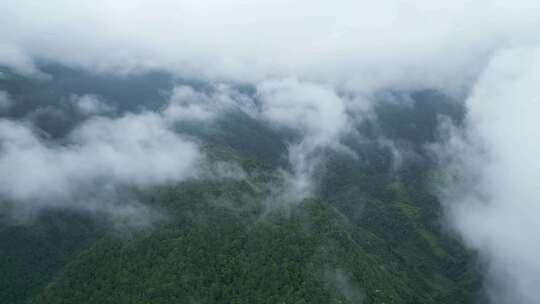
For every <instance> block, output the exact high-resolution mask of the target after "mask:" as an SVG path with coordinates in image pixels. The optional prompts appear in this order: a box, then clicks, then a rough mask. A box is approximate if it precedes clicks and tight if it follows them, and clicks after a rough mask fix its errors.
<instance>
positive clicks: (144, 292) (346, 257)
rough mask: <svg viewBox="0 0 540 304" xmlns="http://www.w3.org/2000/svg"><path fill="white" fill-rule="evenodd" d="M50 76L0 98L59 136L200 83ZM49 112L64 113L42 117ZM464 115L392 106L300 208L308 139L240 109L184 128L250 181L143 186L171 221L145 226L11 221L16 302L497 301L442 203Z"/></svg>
mask: <svg viewBox="0 0 540 304" xmlns="http://www.w3.org/2000/svg"><path fill="white" fill-rule="evenodd" d="M44 71H46V72H48V73H50V74H51V75H52V78H51V79H33V78H28V77H23V76H18V75H15V74H9V72H4V73H5V75H7V76H4V77H3V78H1V79H0V90H3V91H5V92H7V93H8V94H9V95H10V96H12V98H13V99H15V100H16V101H20V103H19V104H18V105H17V106H16V107H15V108H14V109H12V110H10V111H11V112H8V113H4V116H5V117H8V118H13V117H17V118H19V119H22V118H24V119H28V120H32V121H34V123H35V124H36V126H37V127H38V128H40V129H41V130H42V131H43V132H44V133H45V134H46V135H44V136H45V137H47V138H52V140H58V141H61V140H62V138H63V136H65V134H66V133H67V132H68V131H67V130H70V128H72V126H73V125H74V124H76V123H78V121H80V120H81V119H83V118H81V117H77V116H76V115H75V114H73V115H67V116H62V117H67V118H66V119H65V120H58V119H56V118H55V117H56V116H54V114H51V113H55V112H54V111H53V110H54V109H58V108H61V109H64V110H65V111H72V110H73V109H71V108H69V109H67V110H66V109H65V108H66V107H68V106H66V104H67V103H66V100H69V98H70V96H71V95H72V94H79V95H83V94H96V95H99V96H102V97H103V98H104V99H106V100H111V101H114V103H115V108H116V112H115V113H114V114H108V115H121V113H124V112H137V111H144V110H146V109H160V108H161V107H162V106H163V105H164V103H165V102H166V96H164V95H163V94H159V92H160V91H163V90H167V89H170V88H171V87H172V86H173V84H176V83H178V82H181V83H190V82H186V81H184V80H178V79H174V78H172V77H170V76H167V75H161V74H148V75H144V76H137V77H132V78H130V77H126V78H115V77H112V76H103V75H101V76H100V75H91V74H87V73H83V72H81V71H77V70H68V69H65V68H60V67H49V68H48V69H44ZM191 84H192V85H196V86H199V87H201V88H203V89H204V87H205V86H204V84H196V83H191ZM246 90H247V91H249V88H248V89H246ZM44 104H46V105H47V106H48V107H49V109H53V108H54V109H53V110H50V111H45V112H44V111H41V112H39V113H37V114H36V109H38V108H40V107H42V106H43V105H44ZM463 115H464V112H463V108H462V106H461V105H460V104H459V102H456V101H454V100H451V99H450V98H449V97H446V96H444V95H442V94H440V93H438V92H434V91H421V92H413V93H406V92H397V93H396V92H391V93H386V94H383V95H381V96H380V101H379V102H377V104H376V107H375V108H374V109H373V113H372V115H371V117H370V118H369V119H365V120H361V121H359V122H358V123H356V124H354V125H353V128H354V129H355V132H354V136H353V135H350V136H346V137H345V138H343V140H342V141H343V144H344V145H345V146H346V147H347V151H342V150H339V149H338V150H336V149H330V148H328V149H323V151H320V155H321V156H320V158H321V161H320V164H319V165H318V166H317V169H316V170H315V172H314V175H313V183H314V184H315V185H316V187H315V190H314V191H313V192H312V193H310V195H308V196H306V197H302V198H300V199H298V200H295V199H293V198H290V197H288V196H287V195H285V194H286V193H287V191H286V188H287V182H288V181H287V179H288V177H287V176H289V174H287V172H289V171H290V170H291V168H290V166H291V165H290V164H289V163H288V161H287V153H288V152H287V151H288V150H287V149H288V147H289V146H290V144H291V142H294V141H295V140H296V137H297V134H295V133H294V132H293V131H291V130H287V129H284V128H276V127H275V126H272V125H271V124H269V123H268V122H265V121H264V120H259V119H255V118H254V117H252V116H251V115H249V113H245V112H244V111H241V110H240V109H236V108H233V109H230V110H227V111H222V112H221V113H219V115H218V116H217V117H216V118H215V119H214V120H213V121H212V122H211V123H207V122H197V121H195V122H189V121H188V122H181V123H179V124H177V125H176V132H178V133H181V134H184V135H185V136H189V137H190V138H194V139H195V140H196V141H197V142H198V143H200V145H201V147H202V148H201V149H202V151H203V152H204V154H205V155H206V156H207V161H208V164H207V165H208V166H209V167H214V166H219V165H220V164H224V163H233V164H235V165H237V166H238V167H239V169H241V171H242V172H243V173H244V174H243V175H242V176H226V177H222V178H211V177H208V176H203V177H200V178H194V179H187V180H184V181H180V182H175V183H169V184H165V185H158V186H153V187H150V188H148V189H144V190H134V194H133V195H135V196H136V197H137V199H138V200H139V201H141V202H142V203H144V205H145V206H148V207H149V208H150V210H154V211H156V212H157V213H158V214H159V216H158V219H157V220H155V221H154V222H152V224H151V225H148V226H144V227H132V225H130V224H129V223H128V224H125V223H122V222H121V221H120V220H118V219H114V220H108V219H104V218H102V217H100V216H96V214H93V213H89V212H84V211H80V210H66V209H65V208H61V207H58V208H49V209H47V210H44V211H41V212H40V213H39V215H38V216H37V217H36V218H34V219H32V220H31V221H30V222H29V223H28V222H24V223H18V222H16V221H15V222H14V221H13V219H11V218H9V217H8V216H7V215H6V216H3V217H2V218H1V221H0V244H1V245H0V256H1V259H0V270H1V271H2V274H3V275H2V278H1V279H0V298H2V299H3V301H4V302H5V303H13V304H19V303H20V304H22V303H99V304H106V303H115V304H116V303H250V304H254V303H272V304H274V303H411V304H412V303H437V304H439V303H478V302H481V301H483V300H484V299H483V295H482V294H481V291H480V287H481V284H482V280H481V277H480V275H479V274H478V272H477V269H476V267H477V266H476V262H475V256H474V254H473V253H471V252H469V251H467V250H466V249H465V248H464V247H462V245H460V243H459V242H458V241H457V240H456V239H455V238H454V237H453V235H452V234H451V233H449V232H448V231H446V230H445V229H444V226H443V225H442V211H441V206H440V203H439V201H438V199H437V197H436V196H435V195H434V193H433V189H434V187H435V186H436V183H437V182H438V178H437V174H438V168H437V164H436V162H435V161H434V160H433V159H432V157H431V156H430V153H429V149H428V148H427V147H428V145H429V144H430V143H434V142H435V141H436V140H437V134H438V131H437V126H438V122H439V120H440V119H441V117H447V118H449V119H451V120H453V121H455V122H456V123H457V124H459V123H460V122H461V121H462V119H463ZM351 152H352V153H351ZM396 153H398V154H399V157H398V156H397V154H396ZM284 193H285V194H284ZM0 204H1V205H0V206H1V207H2V208H3V210H9V209H10V208H12V207H13V205H12V202H8V201H2V202H1V203H0ZM4 213H5V214H7V212H4ZM4 213H2V214H4Z"/></svg>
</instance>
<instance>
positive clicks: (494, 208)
mask: <svg viewBox="0 0 540 304" xmlns="http://www.w3.org/2000/svg"><path fill="white" fill-rule="evenodd" d="M538 87H540V48H518V49H512V50H507V51H503V52H500V53H498V54H497V55H495V56H494V57H493V59H492V60H491V62H490V64H489V65H488V66H487V68H486V70H485V71H484V72H483V73H482V76H481V77H480V79H479V81H478V83H477V84H476V86H475V87H474V89H473V91H472V94H471V96H470V97H469V98H468V99H467V101H466V105H467V109H468V116H467V121H466V128H465V130H464V131H462V132H459V131H456V130H454V131H453V132H450V133H448V134H449V135H450V137H449V138H448V140H447V144H446V145H445V146H443V147H442V149H441V150H439V155H440V156H441V157H442V158H441V159H442V161H443V162H444V163H446V164H447V165H448V167H447V168H446V172H447V173H448V174H449V179H448V184H447V185H446V187H445V188H444V189H443V191H442V193H441V197H442V199H443V202H444V204H445V207H446V209H447V214H448V220H449V223H450V224H451V225H452V227H453V228H454V229H455V230H456V231H457V232H458V233H459V235H460V236H461V237H462V238H463V240H464V241H465V243H466V244H467V245H468V246H470V247H471V248H473V249H475V250H477V251H478V253H479V255H480V257H481V258H482V259H484V261H486V264H487V267H488V273H487V274H486V277H487V280H486V290H487V292H488V294H489V296H490V298H491V301H492V303H501V304H502V303H519V304H530V303H540V292H539V291H538V288H537V286H538V284H539V283H540V281H539V280H540V260H539V259H538V257H537V252H539V251H540V237H539V235H538V231H539V230H540V224H539V222H538V214H539V213H540V190H539V189H540V188H539V187H538V181H540V170H539V168H540V158H539V155H540V143H539V142H538V140H537V137H538V136H537V132H538V130H540V120H538V113H540V99H539V97H538V94H537V93H536V91H537V89H538Z"/></svg>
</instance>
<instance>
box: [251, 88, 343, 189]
mask: <svg viewBox="0 0 540 304" xmlns="http://www.w3.org/2000/svg"><path fill="white" fill-rule="evenodd" d="M257 97H258V100H259V101H260V102H261V109H260V116H261V117H262V118H263V119H265V120H267V121H269V122H270V123H272V124H274V125H277V126H280V127H285V128H288V129H290V130H293V131H296V132H298V133H300V134H302V136H301V138H300V141H299V142H295V143H291V144H290V146H289V161H290V163H291V166H292V168H293V175H294V178H293V179H292V182H293V183H292V185H293V189H292V191H293V192H295V193H296V195H295V196H294V197H296V199H301V198H303V197H305V196H308V195H309V194H311V192H312V191H313V189H312V188H313V186H314V183H313V182H312V180H311V179H312V177H313V173H314V170H315V169H316V167H317V165H318V164H319V163H320V161H321V159H320V158H321V152H322V150H324V149H326V148H330V147H333V146H339V137H340V135H341V134H342V132H344V131H346V129H347V127H348V116H347V115H346V113H345V103H344V101H343V100H342V99H341V98H340V97H339V96H338V95H337V94H336V93H335V92H334V90H332V89H331V88H329V87H325V86H322V85H318V84H315V83H310V82H301V81H299V80H297V79H295V78H288V79H282V80H271V81H266V82H263V83H261V84H259V85H258V86H257Z"/></svg>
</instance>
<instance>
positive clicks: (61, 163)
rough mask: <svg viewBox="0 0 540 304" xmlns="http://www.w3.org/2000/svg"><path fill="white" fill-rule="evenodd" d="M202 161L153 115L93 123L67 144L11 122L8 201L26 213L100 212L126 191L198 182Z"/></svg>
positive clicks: (1, 192) (0, 128) (2, 169)
mask: <svg viewBox="0 0 540 304" xmlns="http://www.w3.org/2000/svg"><path fill="white" fill-rule="evenodd" d="M200 158H201V154H200V151H199V149H198V147H197V145H196V144H194V143H193V142H191V141H189V140H187V139H185V138H182V137H181V136H179V135H177V134H175V133H174V132H173V131H171V130H170V129H169V128H168V126H167V124H166V123H165V122H164V120H163V118H162V116H160V115H159V114H157V113H152V112H143V113H141V114H127V115H124V116H122V117H119V118H105V117H95V118H92V119H90V120H87V121H84V122H82V123H81V124H80V125H78V126H77V127H76V128H75V129H74V130H73V131H72V132H71V133H70V134H69V135H68V136H67V138H66V139H65V140H64V142H63V143H57V142H51V141H48V140H45V139H43V138H41V137H40V136H39V135H38V133H37V132H36V131H35V130H34V129H32V127H31V126H29V125H26V124H24V123H22V122H17V121H11V120H5V119H4V120H1V121H0V196H1V197H2V199H3V200H6V201H8V202H13V203H14V205H15V209H16V210H15V212H19V213H21V212H34V211H35V210H39V209H42V208H46V207H67V208H78V209H90V210H92V209H95V208H97V207H98V206H100V207H102V206H106V205H107V204H114V200H113V202H109V201H108V200H110V199H111V195H109V194H111V193H112V194H116V192H117V191H118V190H120V189H122V188H130V187H134V188H139V189H144V188H147V187H151V186H154V185H159V184H163V183H168V182H177V181H180V180H183V179H186V178H188V177H191V176H194V175H195V174H196V163H197V161H198V160H199V159H200ZM113 196H114V195H113ZM131 207H133V206H131ZM106 210H107V209H106Z"/></svg>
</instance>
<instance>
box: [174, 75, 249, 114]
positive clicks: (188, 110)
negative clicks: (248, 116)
mask: <svg viewBox="0 0 540 304" xmlns="http://www.w3.org/2000/svg"><path fill="white" fill-rule="evenodd" d="M252 104H253V101H252V100H251V98H249V97H248V96H246V95H244V94H241V93H239V92H237V91H235V90H233V89H231V88H230V87H229V86H226V85H223V84H221V85H217V86H215V87H213V88H209V89H208V92H203V91H197V90H195V89H193V88H192V87H190V86H185V85H181V86H177V87H175V88H174V89H173V91H172V94H171V97H170V99H169V102H168V104H167V106H166V107H165V109H164V110H163V114H164V116H165V117H166V118H167V119H169V120H170V121H182V120H184V121H185V120H201V121H206V120H209V119H212V118H214V117H215V115H216V114H218V113H220V112H223V111H224V110H227V109H231V108H234V107H241V108H242V109H244V110H246V111H248V112H249V111H251V110H250V107H251V106H252Z"/></svg>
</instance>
